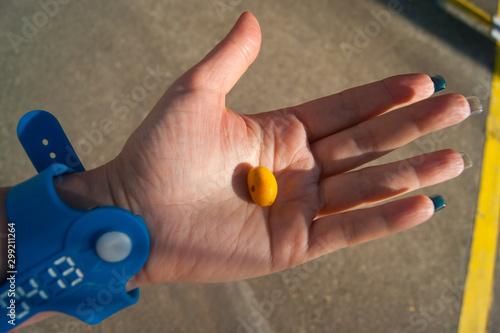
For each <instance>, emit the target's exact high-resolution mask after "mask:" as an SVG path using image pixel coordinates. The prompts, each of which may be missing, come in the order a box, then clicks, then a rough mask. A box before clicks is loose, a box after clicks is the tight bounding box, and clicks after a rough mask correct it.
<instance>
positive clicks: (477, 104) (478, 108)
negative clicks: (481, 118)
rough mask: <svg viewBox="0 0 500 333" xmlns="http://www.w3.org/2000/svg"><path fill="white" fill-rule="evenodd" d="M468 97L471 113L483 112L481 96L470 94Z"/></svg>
mask: <svg viewBox="0 0 500 333" xmlns="http://www.w3.org/2000/svg"><path fill="white" fill-rule="evenodd" d="M466 99H467V102H469V106H470V114H471V115H476V114H480V113H481V112H483V104H481V101H480V100H479V98H477V97H476V96H469V97H467V98H466Z"/></svg>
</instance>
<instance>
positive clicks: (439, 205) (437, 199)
mask: <svg viewBox="0 0 500 333" xmlns="http://www.w3.org/2000/svg"><path fill="white" fill-rule="evenodd" d="M429 199H431V200H432V203H433V204H434V212H437V211H440V210H441V209H443V208H444V207H446V200H444V198H443V197H442V196H440V195H433V196H430V197H429Z"/></svg>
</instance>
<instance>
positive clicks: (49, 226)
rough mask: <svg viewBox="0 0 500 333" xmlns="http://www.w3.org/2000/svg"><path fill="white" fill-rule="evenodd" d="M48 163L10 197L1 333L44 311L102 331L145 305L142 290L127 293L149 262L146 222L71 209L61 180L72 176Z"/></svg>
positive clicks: (114, 211)
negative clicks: (59, 187)
mask: <svg viewBox="0 0 500 333" xmlns="http://www.w3.org/2000/svg"><path fill="white" fill-rule="evenodd" d="M54 119H55V118H54ZM61 131H62V129H61ZM62 133H63V134H64V132H62ZM38 139H39V138H38ZM51 141H52V144H53V145H54V144H55V143H56V142H58V141H57V138H52V139H51ZM59 142H61V141H59ZM63 142H64V141H63ZM64 144H66V142H65V143H64ZM51 148H56V149H57V147H51ZM65 151H66V150H65ZM75 156H76V155H75ZM30 158H31V159H32V160H33V156H32V155H30ZM44 163H45V167H46V168H45V169H44V170H43V171H42V172H41V173H40V174H38V175H37V176H35V177H33V178H31V179H29V180H27V181H25V182H23V183H21V184H19V185H17V186H15V187H13V188H12V189H11V190H10V191H9V193H8V195H7V199H6V203H5V207H6V212H7V218H8V223H9V225H8V237H7V243H8V255H9V257H8V263H7V270H8V271H7V273H8V280H7V282H6V283H5V284H3V285H2V286H1V287H0V309H2V311H3V312H4V314H3V316H2V317H3V318H1V319H0V331H1V332H6V331H8V330H11V329H13V328H15V327H17V326H18V325H19V324H21V323H22V322H24V321H25V320H26V319H28V318H30V317H31V316H33V315H35V314H36V313H39V312H42V311H58V312H63V313H66V314H68V315H71V316H74V317H76V318H79V319H81V320H83V321H85V322H87V323H89V324H97V323H99V322H100V321H102V320H103V319H105V318H107V317H109V316H110V315H112V314H114V313H115V312H117V311H119V310H121V309H123V308H125V307H127V306H129V305H132V304H135V303H136V302H137V300H138V298H139V290H138V289H134V290H132V291H130V292H127V291H126V290H125V285H126V284H127V282H128V280H129V279H130V277H132V276H133V275H135V274H136V273H137V272H138V271H139V270H140V269H141V268H142V266H143V265H144V263H145V262H146V259H147V257H148V254H149V247H150V240H149V234H148V230H147V227H146V224H145V223H144V221H143V219H142V218H141V217H140V216H137V215H134V214H132V213H131V212H129V211H127V210H124V209H121V208H118V207H100V208H95V209H92V210H88V211H87V210H80V209H75V208H72V207H69V206H67V205H66V204H65V203H64V202H63V201H62V200H61V199H60V198H59V197H58V195H57V192H56V190H55V187H54V178H55V177H57V176H60V175H63V174H65V173H70V172H73V170H72V169H70V168H69V167H68V166H66V165H63V164H58V163H55V164H52V163H53V161H51V159H46V160H45V162H43V163H40V164H39V166H41V167H43V164H44ZM34 164H35V163H34ZM47 165H48V166H47ZM82 168H83V166H82Z"/></svg>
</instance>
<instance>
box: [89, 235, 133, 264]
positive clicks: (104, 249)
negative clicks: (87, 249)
mask: <svg viewBox="0 0 500 333" xmlns="http://www.w3.org/2000/svg"><path fill="white" fill-rule="evenodd" d="M95 249H96V251H97V255H98V256H99V257H100V258H101V259H102V260H104V261H108V262H118V261H122V260H123V259H125V258H127V257H128V255H129V254H130V251H131V250H132V241H131V240H130V237H129V236H127V235H125V234H124V233H123V232H119V231H110V232H107V233H105V234H104V235H102V236H101V237H100V238H99V240H98V241H97V244H96V246H95Z"/></svg>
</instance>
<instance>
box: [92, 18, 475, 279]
mask: <svg viewBox="0 0 500 333" xmlns="http://www.w3.org/2000/svg"><path fill="white" fill-rule="evenodd" d="M260 42H261V35H260V29H259V25H258V22H257V21H256V19H255V17H254V16H252V15H251V14H250V13H244V14H243V15H242V16H241V17H240V19H239V20H238V22H237V23H236V25H235V26H234V28H233V29H232V30H231V32H230V33H229V34H228V36H227V37H226V38H225V39H224V40H223V41H222V42H221V43H220V44H218V45H217V46H216V47H215V48H214V49H213V50H212V51H211V52H210V53H209V54H208V55H207V56H206V57H205V58H204V59H203V60H202V61H201V62H200V63H198V64H197V65H196V66H194V67H193V68H192V69H190V70H189V71H188V72H187V73H185V74H184V75H183V76H181V77H180V78H179V79H178V80H177V81H176V82H175V83H174V84H173V85H172V86H171V87H170V88H169V89H168V90H167V92H166V93H165V94H164V95H163V97H162V98H161V99H160V101H159V102H158V103H157V105H156V106H155V107H154V109H153V110H152V111H151V113H150V114H149V115H148V117H147V118H146V119H145V120H144V122H143V123H142V124H141V125H140V126H139V128H138V129H137V130H136V131H135V132H134V133H133V135H132V136H131V137H130V138H129V140H128V141H127V143H126V145H125V147H124V148H123V150H122V152H121V153H120V154H119V155H118V156H117V157H116V158H115V159H114V160H113V161H111V162H110V163H108V164H106V165H104V166H103V167H101V168H99V169H97V170H94V171H90V172H88V173H86V174H87V178H88V181H89V183H90V182H91V181H90V180H91V179H92V181H94V182H96V179H98V178H99V177H101V178H102V179H105V181H102V182H100V181H99V182H98V183H100V184H105V190H102V192H99V190H98V189H97V190H96V189H94V190H93V191H94V193H104V192H105V191H111V194H112V197H111V198H110V199H108V200H111V201H112V202H110V203H111V204H114V205H117V206H121V207H124V208H126V209H129V210H131V211H132V212H134V213H135V214H140V215H141V216H142V217H143V218H144V220H145V221H146V223H147V225H148V229H149V233H150V236H151V241H152V246H151V252H150V256H149V258H148V260H147V262H146V265H145V266H144V267H143V269H142V270H141V271H140V272H139V273H138V274H137V275H136V276H135V277H134V278H133V281H131V282H130V284H131V285H133V286H140V285H145V284H149V283H158V282H170V281H191V282H219V281H230V280H239V279H245V278H250V277H256V276H261V275H265V274H269V273H273V272H276V271H279V270H283V269H286V268H289V267H292V266H295V265H299V264H301V263H304V262H307V261H309V260H312V259H314V258H317V257H319V256H321V255H324V254H326V253H329V252H331V251H334V250H337V249H340V248H343V247H346V246H349V245H353V244H357V243H361V242H366V241H369V240H372V239H376V238H379V237H382V236H385V235H388V234H391V233H394V232H398V231H401V230H405V229H407V228H410V227H412V226H415V225H418V224H420V223H422V222H424V221H426V220H428V219H429V218H430V217H431V216H432V215H433V213H434V206H433V203H432V201H431V200H430V199H429V198H428V197H426V196H422V195H420V196H412V197H408V198H405V199H400V200H396V201H391V202H389V203H384V204H380V205H375V206H371V207H369V208H366V207H365V206H368V205H373V204H377V203H380V202H381V201H383V200H386V199H389V198H393V197H395V196H398V195H400V194H403V193H406V192H409V191H413V190H416V189H419V188H422V187H425V186H429V185H433V184H437V183H440V182H443V181H446V180H448V179H451V178H453V177H456V176H458V175H459V174H460V173H461V172H462V171H463V169H464V162H463V159H462V157H461V156H460V154H458V153H457V152H455V151H453V150H444V151H439V152H434V153H429V154H426V155H424V156H420V157H416V158H413V159H410V160H407V161H400V162H395V163H390V164H385V165H379V166H374V167H365V168H362V169H357V170H355V171H352V172H347V171H350V170H352V169H355V168H357V167H359V166H362V165H363V164H365V163H367V162H370V161H373V160H375V159H377V158H379V157H380V156H382V155H384V154H386V153H388V152H390V151H392V150H394V149H396V148H399V147H401V146H403V145H405V144H407V143H409V142H411V141H412V140H414V139H417V138H418V137H420V136H422V135H424V134H426V133H429V132H432V131H435V130H438V129H442V128H445V127H447V126H450V125H453V124H457V123H459V122H460V121H462V120H464V119H465V118H467V117H468V115H469V114H470V107H469V105H468V102H467V100H466V99H465V98H464V97H462V96H460V95H455V94H450V95H442V96H439V97H435V98H429V96H431V95H432V94H433V93H434V86H433V83H432V81H431V79H430V78H429V76H427V75H423V74H412V75H402V76H396V77H391V78H387V79H385V80H382V81H380V82H375V83H372V84H368V85H365V86H361V87H357V88H353V89H349V90H346V91H344V92H341V93H338V94H335V95H331V96H328V97H325V98H321V99H318V100H314V101H311V102H308V103H305V104H302V105H299V106H295V107H290V108H285V109H282V110H276V111H272V112H267V113H261V114H256V115H239V114H237V113H235V112H233V111H231V110H229V109H228V108H226V106H225V95H226V94H227V93H228V92H229V91H230V89H231V88H232V87H233V86H234V85H235V84H236V82H237V81H238V79H239V78H240V77H241V75H242V74H243V73H244V72H245V70H246V69H247V68H248V66H249V65H250V64H251V63H252V62H253V61H254V59H255V58H256V56H257V53H258V51H259V47H260ZM394 109H397V110H394ZM392 110H394V111H392ZM388 111H391V112H388ZM257 165H263V166H266V167H267V168H268V169H270V170H271V171H272V172H273V173H274V175H275V176H276V179H277V182H278V196H277V199H276V201H275V203H274V204H273V205H272V206H271V207H266V208H263V207H260V206H257V205H256V204H254V203H253V202H252V200H251V199H250V195H249V194H248V190H247V184H246V174H247V172H248V170H249V169H250V168H251V167H253V166H257ZM94 185H95V183H94ZM108 193H109V192H108Z"/></svg>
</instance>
